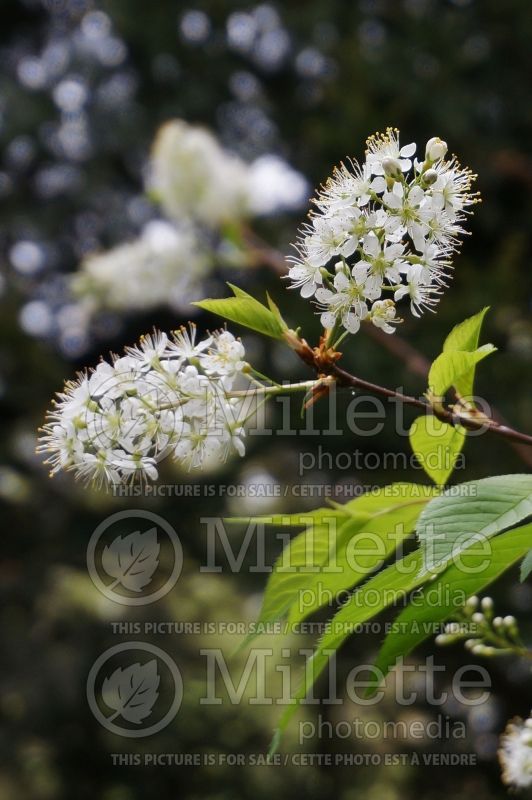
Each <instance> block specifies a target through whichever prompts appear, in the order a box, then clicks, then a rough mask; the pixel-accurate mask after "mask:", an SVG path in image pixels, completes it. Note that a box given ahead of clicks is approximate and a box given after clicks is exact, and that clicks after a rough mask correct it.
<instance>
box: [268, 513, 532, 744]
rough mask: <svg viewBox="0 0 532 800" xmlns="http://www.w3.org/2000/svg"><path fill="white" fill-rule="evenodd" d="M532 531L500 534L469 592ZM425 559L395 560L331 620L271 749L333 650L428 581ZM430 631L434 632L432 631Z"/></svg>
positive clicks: (473, 560)
mask: <svg viewBox="0 0 532 800" xmlns="http://www.w3.org/2000/svg"><path fill="white" fill-rule="evenodd" d="M531 533H532V526H530V525H527V526H525V527H523V528H518V529H517V530H513V531H509V532H507V533H504V534H501V536H499V537H497V538H496V539H495V540H494V542H493V545H492V553H491V558H490V563H489V565H488V567H487V568H486V570H485V571H484V572H483V573H482V575H483V577H484V582H482V581H481V580H478V579H479V578H480V575H481V573H480V572H479V571H477V572H474V573H469V574H468V576H467V577H470V578H471V579H477V582H476V583H474V582H473V580H471V582H470V583H464V584H463V587H462V588H464V586H465V587H466V588H465V589H464V593H465V596H469V595H471V594H474V593H475V592H476V591H480V590H481V589H482V588H484V586H486V585H488V584H489V583H491V582H492V581H493V580H495V579H496V578H497V577H498V576H499V575H500V574H502V572H504V570H505V569H507V568H508V567H510V566H511V565H512V564H514V563H515V562H516V561H517V560H518V559H519V558H520V557H521V555H522V554H523V552H525V551H526V549H527V547H528V546H529V545H530V536H531ZM475 547H476V545H475V544H474V545H473V546H472V547H471V548H470V550H471V552H470V553H464V554H463V556H462V559H463V562H464V563H466V565H467V566H468V567H469V569H473V570H474V569H475V568H476V567H478V566H479V564H480V565H482V564H483V563H484V562H485V560H486V555H485V553H484V552H482V553H481V554H480V555H479V554H475V552H474V548H475ZM422 564H423V554H422V553H421V551H420V550H416V551H415V552H413V553H410V554H409V555H408V556H405V557H404V558H403V559H401V560H400V561H396V562H395V564H392V565H391V566H390V567H387V568H386V569H384V570H382V571H381V572H379V573H378V574H377V575H376V576H375V577H374V578H371V580H369V581H368V582H367V583H365V584H364V585H363V586H361V587H360V588H359V589H357V591H355V592H354V594H353V595H352V596H351V597H350V599H349V600H348V601H347V602H346V603H345V604H344V605H343V606H342V608H341V609H340V610H339V611H338V613H337V614H336V616H335V617H334V618H333V620H332V621H331V623H330V625H329V626H328V629H327V632H326V633H325V634H324V636H322V638H321V639H320V641H319V643H318V646H317V648H316V650H315V652H314V653H313V655H312V656H311V657H310V658H309V659H308V660H307V663H306V665H305V671H304V676H303V680H302V682H301V684H300V686H299V687H298V689H297V692H296V694H295V697H294V700H295V703H294V704H293V705H290V706H287V708H286V710H285V711H284V713H283V714H282V716H281V719H280V721H279V725H278V727H277V729H276V731H275V734H274V739H273V742H272V748H271V752H273V748H274V747H275V748H276V747H277V746H278V745H279V741H280V738H281V735H282V733H283V732H284V731H285V730H286V727H287V726H288V724H289V723H290V720H291V719H292V717H293V716H294V714H295V713H296V712H297V709H298V707H299V705H300V704H301V703H302V702H304V700H305V698H306V696H307V695H308V693H309V692H310V690H311V689H312V686H313V685H314V683H315V682H316V680H317V678H318V677H319V675H320V674H321V673H322V672H323V670H324V669H325V667H326V666H327V663H328V661H329V659H330V657H331V655H332V654H333V653H335V652H336V651H337V650H338V648H339V647H340V646H341V645H342V644H343V642H344V641H345V640H346V639H347V638H348V637H349V636H350V635H351V634H353V633H355V632H356V628H357V626H359V625H362V624H363V623H365V622H368V621H369V620H371V619H372V618H373V617H375V616H377V614H379V613H380V612H381V611H383V610H384V609H385V608H388V607H389V606H391V605H394V604H395V603H397V602H398V601H399V600H401V599H402V598H404V597H405V595H407V594H409V593H410V592H411V591H412V590H414V589H419V587H421V586H423V585H425V586H428V585H429V584H428V581H429V579H430V578H431V577H432V574H428V573H425V574H420V568H421V566H422ZM451 569H457V568H455V567H454V566H453V567H449V568H448V569H447V570H446V571H445V572H444V573H443V574H444V575H448V573H449V571H450V570H451ZM460 576H461V577H462V578H463V577H464V575H463V573H460ZM451 577H452V576H451ZM440 578H441V576H440V577H437V578H436V579H435V581H434V582H431V583H430V588H431V589H432V588H433V587H434V586H435V584H436V583H437V582H438V581H439V580H440ZM417 608H418V603H417V600H416V605H415V606H409V607H408V609H409V610H412V612H413V618H414V619H415V618H416V616H417V614H416V612H417ZM454 608H455V606H453V610H454ZM450 613H452V611H451V612H450ZM447 616H448V615H447ZM427 635H430V632H429V634H427ZM392 641H393V640H392ZM394 658H395V657H394ZM383 663H384V662H383Z"/></svg>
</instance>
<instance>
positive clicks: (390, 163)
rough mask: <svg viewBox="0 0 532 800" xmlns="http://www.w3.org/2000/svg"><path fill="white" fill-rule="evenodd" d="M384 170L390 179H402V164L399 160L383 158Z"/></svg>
mask: <svg viewBox="0 0 532 800" xmlns="http://www.w3.org/2000/svg"><path fill="white" fill-rule="evenodd" d="M382 168H383V170H384V174H385V175H388V177H389V178H401V177H402V175H403V171H402V170H401V164H400V163H399V160H398V159H397V158H389V157H386V158H383V159H382Z"/></svg>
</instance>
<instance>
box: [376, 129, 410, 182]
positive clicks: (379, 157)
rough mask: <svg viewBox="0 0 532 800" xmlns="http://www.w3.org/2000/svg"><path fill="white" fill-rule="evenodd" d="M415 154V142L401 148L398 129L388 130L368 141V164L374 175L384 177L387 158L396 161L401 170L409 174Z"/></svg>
mask: <svg viewBox="0 0 532 800" xmlns="http://www.w3.org/2000/svg"><path fill="white" fill-rule="evenodd" d="M415 152H416V144H415V142H412V143H411V144H406V145H404V146H403V147H401V146H400V145H399V131H398V130H397V128H387V129H386V133H384V134H379V133H377V134H375V135H374V136H370V138H369V139H368V141H367V150H366V162H367V164H368V166H369V168H370V170H371V174H372V175H384V168H383V165H382V162H383V159H385V158H392V159H396V160H397V161H398V162H399V166H400V168H401V170H402V171H403V172H408V170H409V169H410V168H411V166H412V156H413V155H414V153H415Z"/></svg>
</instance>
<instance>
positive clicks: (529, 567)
mask: <svg viewBox="0 0 532 800" xmlns="http://www.w3.org/2000/svg"><path fill="white" fill-rule="evenodd" d="M531 572H532V550H529V551H528V553H527V554H526V556H525V557H524V559H523V561H522V563H521V570H520V574H519V577H520V579H521V583H523V581H526V579H527V578H528V576H529V575H530V573H531Z"/></svg>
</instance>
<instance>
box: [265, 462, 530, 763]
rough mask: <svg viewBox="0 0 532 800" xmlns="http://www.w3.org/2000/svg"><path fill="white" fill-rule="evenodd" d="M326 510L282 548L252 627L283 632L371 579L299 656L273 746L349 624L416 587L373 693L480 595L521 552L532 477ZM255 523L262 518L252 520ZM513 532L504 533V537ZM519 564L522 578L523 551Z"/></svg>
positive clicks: (390, 495)
mask: <svg viewBox="0 0 532 800" xmlns="http://www.w3.org/2000/svg"><path fill="white" fill-rule="evenodd" d="M334 511H335V512H336V514H335V515H333V516H330V517H329V520H328V523H329V524H326V522H327V520H326V512H327V509H323V508H321V509H316V511H314V512H311V514H310V524H309V525H308V526H307V528H306V530H305V531H303V532H302V533H300V534H299V535H298V536H296V537H295V538H294V539H293V540H292V541H291V542H290V543H289V545H288V546H287V547H286V549H285V551H284V552H283V553H282V555H281V556H280V558H279V559H278V561H277V563H276V565H275V567H274V571H273V573H272V575H271V577H270V579H269V581H268V586H267V588H266V592H265V597H264V602H263V607H262V610H261V613H260V618H259V621H260V622H263V623H265V622H271V621H274V620H278V619H280V618H282V617H286V616H287V617H288V622H289V625H291V624H295V623H298V622H300V621H301V620H303V619H305V618H306V617H307V616H308V615H309V614H311V613H313V612H314V611H316V610H317V609H319V608H321V607H322V606H323V605H325V604H326V603H327V601H328V598H329V597H332V598H333V599H334V597H335V596H336V595H338V594H339V593H341V592H342V591H345V590H346V589H352V588H353V587H355V586H357V584H360V583H361V581H362V580H363V579H364V578H365V577H368V576H370V577H369V579H368V580H367V582H366V583H364V584H363V585H362V586H359V588H357V589H356V590H355V591H354V592H353V593H352V594H351V595H350V596H349V599H348V600H347V601H346V602H345V603H344V604H343V605H342V606H341V607H340V609H339V610H338V611H337V613H336V614H335V615H334V616H333V618H332V620H331V622H330V624H329V625H328V626H327V628H326V632H325V634H324V635H323V636H322V638H321V639H320V641H319V642H318V645H317V647H316V650H315V652H314V653H313V655H312V657H311V658H309V659H308V661H307V664H306V667H305V671H304V676H303V679H302V682H301V684H300V686H299V688H298V690H297V692H296V695H295V703H294V704H293V705H290V706H288V707H287V708H286V710H285V711H284V713H283V715H282V717H281V719H280V722H279V726H278V729H277V731H276V735H275V736H274V740H273V743H272V749H275V748H276V747H277V746H278V744H279V740H280V736H281V734H282V732H283V731H284V730H285V729H286V727H287V725H288V723H289V722H290V720H291V718H292V716H293V715H294V713H295V712H296V711H297V708H298V706H299V704H301V703H302V702H304V699H305V698H306V696H307V695H308V693H309V691H310V690H311V688H312V686H313V684H314V682H315V681H316V679H317V677H318V676H319V675H320V673H321V672H322V671H323V669H324V668H325V667H326V665H327V663H328V660H329V658H330V657H331V655H332V654H333V653H335V652H336V651H337V650H338V648H339V647H340V646H341V645H342V643H343V642H344V641H345V640H346V639H347V638H348V636H350V635H351V634H353V633H356V631H357V627H358V626H360V625H362V624H363V623H365V622H367V621H368V620H371V619H372V618H373V617H375V616H377V614H379V613H380V612H381V611H383V610H384V609H385V608H388V607H389V606H391V605H393V604H395V603H396V602H397V601H398V600H400V599H401V598H404V597H405V596H407V595H409V594H410V593H411V592H413V590H418V592H417V593H416V594H418V596H417V597H416V600H415V602H413V597H411V598H410V600H411V602H410V604H408V605H407V606H406V608H405V609H404V610H403V611H402V612H401V614H400V615H399V617H398V619H397V623H398V624H397V625H396V626H394V629H393V631H392V632H391V633H390V634H389V635H388V637H387V638H386V640H385V642H384V645H383V647H382V649H381V652H380V654H379V657H378V659H377V663H376V667H375V676H376V677H375V679H374V681H373V684H372V687H371V691H374V690H375V689H376V687H377V686H378V683H379V682H380V679H381V678H382V676H383V675H385V674H386V673H387V672H388V670H389V669H390V668H391V666H393V664H394V663H395V660H396V659H397V658H398V657H399V656H403V655H406V654H408V653H409V652H411V650H412V649H413V648H414V647H416V646H417V644H419V643H420V642H422V641H423V640H424V639H426V638H427V637H428V636H430V635H431V634H432V633H434V632H436V630H437V628H438V626H439V625H440V624H441V623H442V622H443V621H444V620H446V619H447V618H448V617H449V616H451V615H452V614H453V613H454V612H455V611H456V609H457V608H459V607H460V606H462V605H463V604H464V602H465V599H466V598H467V597H468V596H470V595H472V594H474V593H476V592H479V591H481V590H482V589H483V588H484V587H485V586H487V585H488V584H490V583H491V582H492V581H494V580H495V579H496V578H498V577H499V575H501V574H502V573H503V572H504V571H505V570H506V569H507V568H508V567H510V566H511V565H512V564H514V563H515V562H516V561H517V560H519V559H520V558H521V557H522V556H523V555H524V554H525V553H526V552H527V551H528V550H530V542H531V536H532V524H528V525H524V526H521V527H518V528H515V526H516V525H517V524H518V523H519V522H521V521H522V520H524V519H525V518H526V517H528V516H529V515H530V514H532V476H529V475H503V476H498V477H494V478H486V479H484V480H479V481H471V482H469V483H465V484H461V485H460V486H459V487H456V489H453V490H447V491H445V492H444V493H442V494H439V493H438V490H437V489H436V488H432V489H431V488H430V487H423V486H419V485H417V484H406V483H405V484H392V485H391V486H386V487H384V488H383V489H381V490H380V491H379V492H376V493H371V494H368V495H367V496H366V495H363V496H362V497H359V498H356V499H355V500H352V501H350V502H349V503H346V504H345V505H344V506H341V507H336V508H335V509H334ZM273 519H275V523H276V524H289V525H293V524H297V522H296V518H295V516H294V517H289V518H284V519H285V520H288V522H287V523H286V522H285V523H282V522H281V520H282V519H283V518H282V517H276V518H273ZM307 519H308V516H307ZM260 520H262V521H264V520H265V518H261V517H258V518H255V521H260ZM299 520H300V522H301V517H300V518H299ZM512 526H514V529H513V530H507V529H509V528H512ZM414 528H416V532H417V537H418V540H419V543H420V546H419V548H417V549H415V550H414V551H413V552H411V553H409V554H407V555H406V556H404V557H400V555H398V557H397V560H396V561H395V562H394V563H392V564H390V565H389V566H387V567H384V568H382V569H381V567H383V564H384V562H385V560H386V558H388V557H389V556H390V555H392V553H393V552H394V551H395V550H396V548H397V547H398V546H399V545H400V544H401V542H403V541H404V539H405V538H406V537H407V536H408V535H409V533H410V532H411V531H412V530H413V529H414ZM331 534H332V535H331ZM498 534H500V535H498ZM493 537H495V538H493ZM367 539H370V541H371V542H372V548H370V549H369V550H367V549H366V550H365V549H364V542H365V540H367ZM492 539H493V541H491V540H492ZM488 540H490V541H488ZM400 549H401V548H400ZM353 556H356V558H355V561H354V562H353V560H352V557H353ZM526 562H530V564H529V566H527V567H526V568H527V569H528V570H529V571H530V570H531V569H532V555H531V554H529V556H527V559H526ZM379 570H380V571H379ZM371 573H376V574H374V575H373V576H371ZM527 574H528V573H527ZM434 593H436V596H437V597H438V601H437V602H434V599H433V598H434V596H435V595H434ZM303 596H304V602H303V603H301V602H300V601H301V599H302V597H303ZM324 597H325V599H324Z"/></svg>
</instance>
